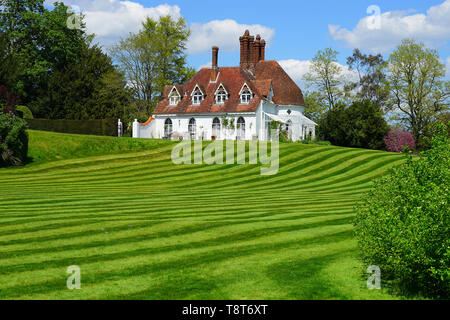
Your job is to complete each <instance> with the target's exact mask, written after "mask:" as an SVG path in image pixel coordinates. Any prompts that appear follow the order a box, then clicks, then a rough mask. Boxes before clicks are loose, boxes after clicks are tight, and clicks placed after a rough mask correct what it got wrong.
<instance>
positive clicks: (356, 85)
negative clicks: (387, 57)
mask: <svg viewBox="0 0 450 320" xmlns="http://www.w3.org/2000/svg"><path fill="white" fill-rule="evenodd" d="M347 65H348V67H349V69H350V70H355V71H357V73H358V81H357V82H351V83H349V84H348V85H347V86H346V91H347V92H354V91H356V98H357V99H360V100H370V101H372V102H375V103H376V104H378V105H379V106H380V107H382V108H383V107H386V102H387V97H388V92H387V91H386V88H385V87H384V86H383V82H384V81H385V79H386V75H385V74H384V68H383V67H384V65H385V61H384V59H383V56H382V55H381V54H377V55H371V54H369V55H367V54H363V53H362V52H361V51H360V50H359V49H354V50H353V54H352V55H351V56H350V57H347Z"/></svg>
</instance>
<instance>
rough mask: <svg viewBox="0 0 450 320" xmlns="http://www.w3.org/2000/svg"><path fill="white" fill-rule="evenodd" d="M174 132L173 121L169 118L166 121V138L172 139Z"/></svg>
mask: <svg viewBox="0 0 450 320" xmlns="http://www.w3.org/2000/svg"><path fill="white" fill-rule="evenodd" d="M172 131H173V125H172V120H170V119H169V118H167V119H166V121H165V122H164V137H166V138H170V137H171V136H172Z"/></svg>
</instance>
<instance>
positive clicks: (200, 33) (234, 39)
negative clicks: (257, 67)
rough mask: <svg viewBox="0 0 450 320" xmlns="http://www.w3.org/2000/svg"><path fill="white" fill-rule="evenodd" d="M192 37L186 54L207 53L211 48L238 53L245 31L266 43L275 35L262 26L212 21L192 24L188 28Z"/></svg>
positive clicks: (232, 21)
mask: <svg viewBox="0 0 450 320" xmlns="http://www.w3.org/2000/svg"><path fill="white" fill-rule="evenodd" d="M190 28H191V31H192V35H191V38H190V39H189V41H188V44H187V47H188V52H189V53H191V54H195V53H201V52H207V51H210V50H211V47H212V46H218V47H219V48H220V50H224V51H238V50H239V41H238V39H239V37H240V36H242V35H243V34H244V31H245V30H246V29H248V30H250V34H252V35H256V34H260V35H261V37H262V38H263V39H265V40H266V41H267V42H268V43H270V40H271V39H272V37H273V36H274V35H275V30H273V29H271V28H268V27H265V26H262V25H258V24H255V25H246V24H239V23H237V22H236V21H234V20H231V19H226V20H214V21H210V22H208V23H204V24H201V23H193V24H191V26H190Z"/></svg>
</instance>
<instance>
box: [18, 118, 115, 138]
mask: <svg viewBox="0 0 450 320" xmlns="http://www.w3.org/2000/svg"><path fill="white" fill-rule="evenodd" d="M26 120H27V123H28V126H29V128H30V129H32V130H41V131H52V132H60V133H73V134H88V135H99V136H113V137H116V136H117V130H118V129H117V119H98V120H66V119H57V120H50V119H26Z"/></svg>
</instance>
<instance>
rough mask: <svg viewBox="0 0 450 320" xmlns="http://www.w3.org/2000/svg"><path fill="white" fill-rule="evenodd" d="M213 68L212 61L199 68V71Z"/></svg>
mask: <svg viewBox="0 0 450 320" xmlns="http://www.w3.org/2000/svg"><path fill="white" fill-rule="evenodd" d="M211 67H212V61H210V62H208V63H205V64H204V65H201V66H200V67H198V70H201V69H203V68H211Z"/></svg>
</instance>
